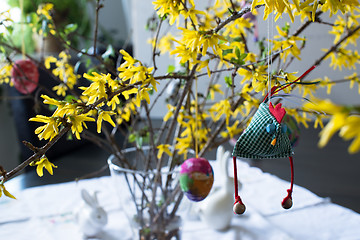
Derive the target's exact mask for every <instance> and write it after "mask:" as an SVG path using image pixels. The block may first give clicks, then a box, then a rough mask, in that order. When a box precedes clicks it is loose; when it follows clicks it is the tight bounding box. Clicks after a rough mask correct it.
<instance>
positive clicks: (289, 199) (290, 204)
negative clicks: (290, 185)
mask: <svg viewBox="0 0 360 240" xmlns="http://www.w3.org/2000/svg"><path fill="white" fill-rule="evenodd" d="M292 205H293V202H292V200H291V198H288V199H286V201H285V202H284V203H283V204H282V207H283V208H284V209H289V208H291V207H292Z"/></svg>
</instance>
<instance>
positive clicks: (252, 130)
mask: <svg viewBox="0 0 360 240" xmlns="http://www.w3.org/2000/svg"><path fill="white" fill-rule="evenodd" d="M285 114H286V111H285V109H284V108H282V107H281V103H279V104H277V105H276V106H275V107H274V106H273V105H272V103H271V102H269V105H267V104H266V103H264V102H263V103H261V104H260V106H259V109H258V110H257V111H256V113H255V114H254V116H253V118H252V119H251V122H250V124H249V126H248V127H247V128H246V129H245V130H244V132H243V133H242V134H241V135H240V137H239V139H238V140H237V142H236V144H235V147H234V150H233V164H234V187H235V203H234V206H233V211H234V212H235V213H236V214H243V213H244V212H245V209H246V208H245V205H244V203H243V202H242V200H241V198H240V196H239V195H238V186H237V184H238V183H237V169H236V157H243V158H255V159H263V158H284V157H289V160H290V167H291V183H290V184H291V185H290V188H289V189H288V190H287V193H288V194H287V196H286V197H285V198H284V199H283V200H282V202H281V205H282V207H283V208H285V209H289V208H291V206H292V196H291V195H292V191H293V184H294V168H293V158H292V155H293V151H292V147H291V143H290V140H289V137H288V135H287V133H286V132H287V126H286V124H284V123H282V120H283V118H284V116H285Z"/></svg>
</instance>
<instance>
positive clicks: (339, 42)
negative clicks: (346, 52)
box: [312, 26, 360, 66]
mask: <svg viewBox="0 0 360 240" xmlns="http://www.w3.org/2000/svg"><path fill="white" fill-rule="evenodd" d="M359 30H360V26H357V27H356V28H354V29H353V30H351V31H349V32H348V33H347V34H346V35H345V36H343V37H342V38H341V39H340V40H339V41H338V42H337V43H336V44H335V45H333V46H332V47H331V48H330V49H329V50H328V51H327V52H326V53H325V54H324V55H322V56H321V57H320V58H319V59H318V60H316V61H315V63H314V64H313V65H312V66H318V65H320V63H321V62H322V61H323V60H324V59H325V58H326V57H327V56H328V55H329V54H330V53H332V52H334V51H335V50H336V49H337V48H338V47H339V46H340V45H341V44H342V43H343V42H344V41H345V40H346V39H348V38H349V37H351V36H352V35H354V34H355V33H356V32H357V31H359Z"/></svg>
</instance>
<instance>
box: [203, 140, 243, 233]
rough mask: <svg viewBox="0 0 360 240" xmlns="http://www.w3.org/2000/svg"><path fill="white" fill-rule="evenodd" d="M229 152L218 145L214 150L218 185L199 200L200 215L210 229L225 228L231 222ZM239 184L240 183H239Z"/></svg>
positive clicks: (232, 201)
mask: <svg viewBox="0 0 360 240" xmlns="http://www.w3.org/2000/svg"><path fill="white" fill-rule="evenodd" d="M230 156H231V155H230V152H228V151H225V149H224V147H222V146H219V147H218V149H217V152H216V160H217V161H218V164H219V167H220V169H219V172H218V173H219V175H220V176H219V175H217V178H219V184H217V185H218V186H219V187H218V188H215V189H214V191H213V192H211V193H210V195H209V196H208V197H207V198H206V199H205V200H204V201H203V202H201V203H200V204H201V205H200V206H199V208H200V212H199V214H200V217H201V219H202V220H203V221H204V222H205V223H206V224H207V225H208V226H209V227H211V228H212V229H215V230H225V229H226V228H228V227H229V226H230V224H231V219H232V217H233V216H234V213H233V210H232V207H233V203H234V192H233V186H234V183H233V178H231V177H230V176H229V173H228V161H229V159H231V158H230ZM239 186H240V184H239Z"/></svg>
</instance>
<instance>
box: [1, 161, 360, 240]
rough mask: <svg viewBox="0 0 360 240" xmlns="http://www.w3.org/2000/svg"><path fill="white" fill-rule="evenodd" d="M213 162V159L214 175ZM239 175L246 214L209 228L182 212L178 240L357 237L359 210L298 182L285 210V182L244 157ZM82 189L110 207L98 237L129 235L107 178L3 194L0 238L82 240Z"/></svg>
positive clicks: (239, 167)
mask: <svg viewBox="0 0 360 240" xmlns="http://www.w3.org/2000/svg"><path fill="white" fill-rule="evenodd" d="M216 164H217V163H216V162H215V163H213V168H214V172H215V174H216V169H217V166H216ZM238 174H239V178H240V180H241V182H242V185H243V187H242V189H241V192H240V194H241V197H242V199H243V201H244V203H245V204H246V207H247V210H246V213H245V214H244V215H243V216H236V215H234V217H233V219H232V222H231V227H230V228H229V229H228V230H226V231H215V230H212V229H209V228H208V227H207V226H206V225H205V224H204V223H203V222H201V221H200V220H194V219H190V218H187V217H186V216H183V228H182V239H184V240H188V239H189V240H191V239H197V238H202V239H210V240H211V239H216V240H220V239H226V240H228V239H242V240H247V239H249V240H253V239H261V240H263V239H265V240H266V239H274V240H275V239H276V240H282V239H301V240H302V239H306V240H312V239H319V240H320V239H321V240H324V239H334V240H335V239H336V240H339V239H360V215H359V214H357V213H356V212H354V211H352V210H349V209H347V208H344V207H341V206H339V205H336V204H333V203H331V202H330V201H329V199H326V198H325V199H324V198H320V197H318V196H316V195H315V194H313V193H311V192H310V191H308V190H307V189H304V188H302V187H299V186H297V185H295V186H294V193H293V199H294V206H293V208H292V209H290V210H284V209H282V208H281V204H280V202H281V200H282V198H283V197H284V195H286V189H287V188H288V187H289V183H288V182H286V181H283V180H281V179H279V178H277V177H275V176H273V175H271V174H268V173H263V172H262V171H261V170H260V169H258V168H254V167H250V166H249V165H248V164H247V163H245V162H242V161H239V162H238ZM215 179H216V178H215ZM82 188H84V189H87V190H88V191H98V192H99V194H98V198H99V202H100V205H102V206H104V208H105V210H106V211H107V212H108V217H109V221H108V224H107V225H106V227H105V229H104V231H103V233H102V234H101V236H100V238H99V239H111V240H112V239H131V232H130V230H129V227H128V222H127V219H126V217H125V216H124V214H123V212H122V211H121V209H120V206H119V203H118V200H117V197H116V193H115V189H114V188H113V185H112V183H111V178H110V177H101V178H95V179H90V180H82V181H79V182H69V183H62V184H54V185H47V186H41V187H34V188H29V189H26V190H23V191H19V192H12V193H13V194H14V195H16V197H17V200H11V199H9V198H4V197H2V198H1V199H0V239H6V240H8V239H9V240H10V239H11V240H18V239H24V240H25V239H26V240H29V239H31V240H32V239H36V240H42V239H44V240H55V239H82V233H81V232H80V230H79V228H78V226H77V224H76V222H75V218H74V211H75V210H76V209H77V208H78V207H79V205H80V203H81V201H82V200H81V197H80V190H81V189H82ZM8 190H9V191H10V192H11V189H8ZM185 201H186V200H185Z"/></svg>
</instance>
